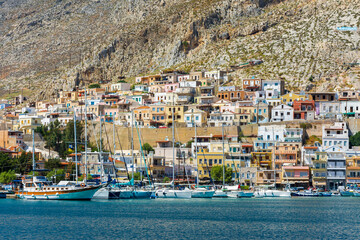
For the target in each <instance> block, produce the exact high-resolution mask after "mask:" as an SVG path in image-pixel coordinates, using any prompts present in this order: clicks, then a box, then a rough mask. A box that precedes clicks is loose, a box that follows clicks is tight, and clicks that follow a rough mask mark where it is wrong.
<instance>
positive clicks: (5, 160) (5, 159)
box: [0, 153, 14, 172]
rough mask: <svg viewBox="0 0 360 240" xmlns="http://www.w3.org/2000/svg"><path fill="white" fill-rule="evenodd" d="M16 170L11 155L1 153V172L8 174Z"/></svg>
mask: <svg viewBox="0 0 360 240" xmlns="http://www.w3.org/2000/svg"><path fill="white" fill-rule="evenodd" d="M13 168H14V161H13V159H11V158H10V156H9V154H6V153H0V172H6V171H8V170H12V169H13Z"/></svg>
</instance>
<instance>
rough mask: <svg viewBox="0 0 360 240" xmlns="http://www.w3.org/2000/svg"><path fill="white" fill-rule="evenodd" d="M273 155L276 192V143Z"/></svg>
mask: <svg viewBox="0 0 360 240" xmlns="http://www.w3.org/2000/svg"><path fill="white" fill-rule="evenodd" d="M273 148H274V149H273V154H272V160H273V167H274V188H275V190H276V166H275V150H276V142H275V146H274V147H273Z"/></svg>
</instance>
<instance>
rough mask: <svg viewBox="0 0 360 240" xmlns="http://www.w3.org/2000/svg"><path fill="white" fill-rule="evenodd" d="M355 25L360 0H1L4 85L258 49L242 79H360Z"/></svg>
mask: <svg viewBox="0 0 360 240" xmlns="http://www.w3.org/2000/svg"><path fill="white" fill-rule="evenodd" d="M339 27H352V29H350V30H349V29H345V30H346V31H343V29H341V30H338V29H337V28H339ZM355 27H357V28H358V29H359V27H360V1H358V0H356V1H350V0H283V1H281V0H0V80H1V81H0V88H1V92H0V95H1V94H2V95H3V94H4V93H13V92H19V91H20V89H23V90H24V91H34V90H36V93H37V94H36V95H33V96H37V97H40V98H41V97H48V96H50V95H52V94H53V93H55V92H56V91H57V90H59V89H70V88H73V87H74V86H76V85H82V84H84V83H86V82H92V81H99V80H113V81H116V80H117V79H118V78H119V77H122V76H125V77H128V78H130V80H131V77H134V76H135V75H138V74H148V73H152V72H156V71H159V70H165V69H182V70H186V71H189V70H191V69H230V66H234V65H235V66H236V65H239V64H242V63H244V62H247V61H249V60H250V59H261V60H263V64H260V65H256V66H253V67H249V68H243V69H237V70H235V71H233V72H231V73H230V74H231V75H232V79H233V81H234V82H235V83H236V82H237V80H238V79H241V78H243V77H250V76H256V77H261V78H283V79H285V80H286V81H287V82H288V86H289V88H293V89H297V90H298V89H305V90H317V91H320V90H329V89H334V88H336V87H360V86H358V85H359V76H358V72H359V71H357V70H356V69H355V70H354V69H353V68H351V66H349V65H348V63H353V62H357V61H358V60H359V56H360V55H359V53H360V52H359V43H360V41H359V40H360V32H359V30H356V29H354V28H355Z"/></svg>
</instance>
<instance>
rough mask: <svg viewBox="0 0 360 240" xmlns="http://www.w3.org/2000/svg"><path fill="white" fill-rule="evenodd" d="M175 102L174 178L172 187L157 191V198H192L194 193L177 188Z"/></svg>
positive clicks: (173, 133)
mask: <svg viewBox="0 0 360 240" xmlns="http://www.w3.org/2000/svg"><path fill="white" fill-rule="evenodd" d="M174 109H175V108H174V104H173V107H172V148H173V149H172V150H173V161H172V165H173V172H172V179H173V184H172V189H168V188H163V189H158V190H156V192H155V196H156V197H157V198H191V195H192V191H191V190H190V189H189V188H187V187H185V189H184V190H177V189H175V120H174V111H175V110H174Z"/></svg>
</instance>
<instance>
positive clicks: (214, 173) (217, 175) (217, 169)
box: [211, 166, 232, 183]
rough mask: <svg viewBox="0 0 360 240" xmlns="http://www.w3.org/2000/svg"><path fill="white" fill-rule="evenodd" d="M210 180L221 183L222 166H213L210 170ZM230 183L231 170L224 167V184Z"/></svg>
mask: <svg viewBox="0 0 360 240" xmlns="http://www.w3.org/2000/svg"><path fill="white" fill-rule="evenodd" d="M211 178H212V179H213V180H214V181H217V182H221V181H223V166H214V167H212V168H211ZM231 181H232V168H230V167H225V182H226V183H229V182H231Z"/></svg>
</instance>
